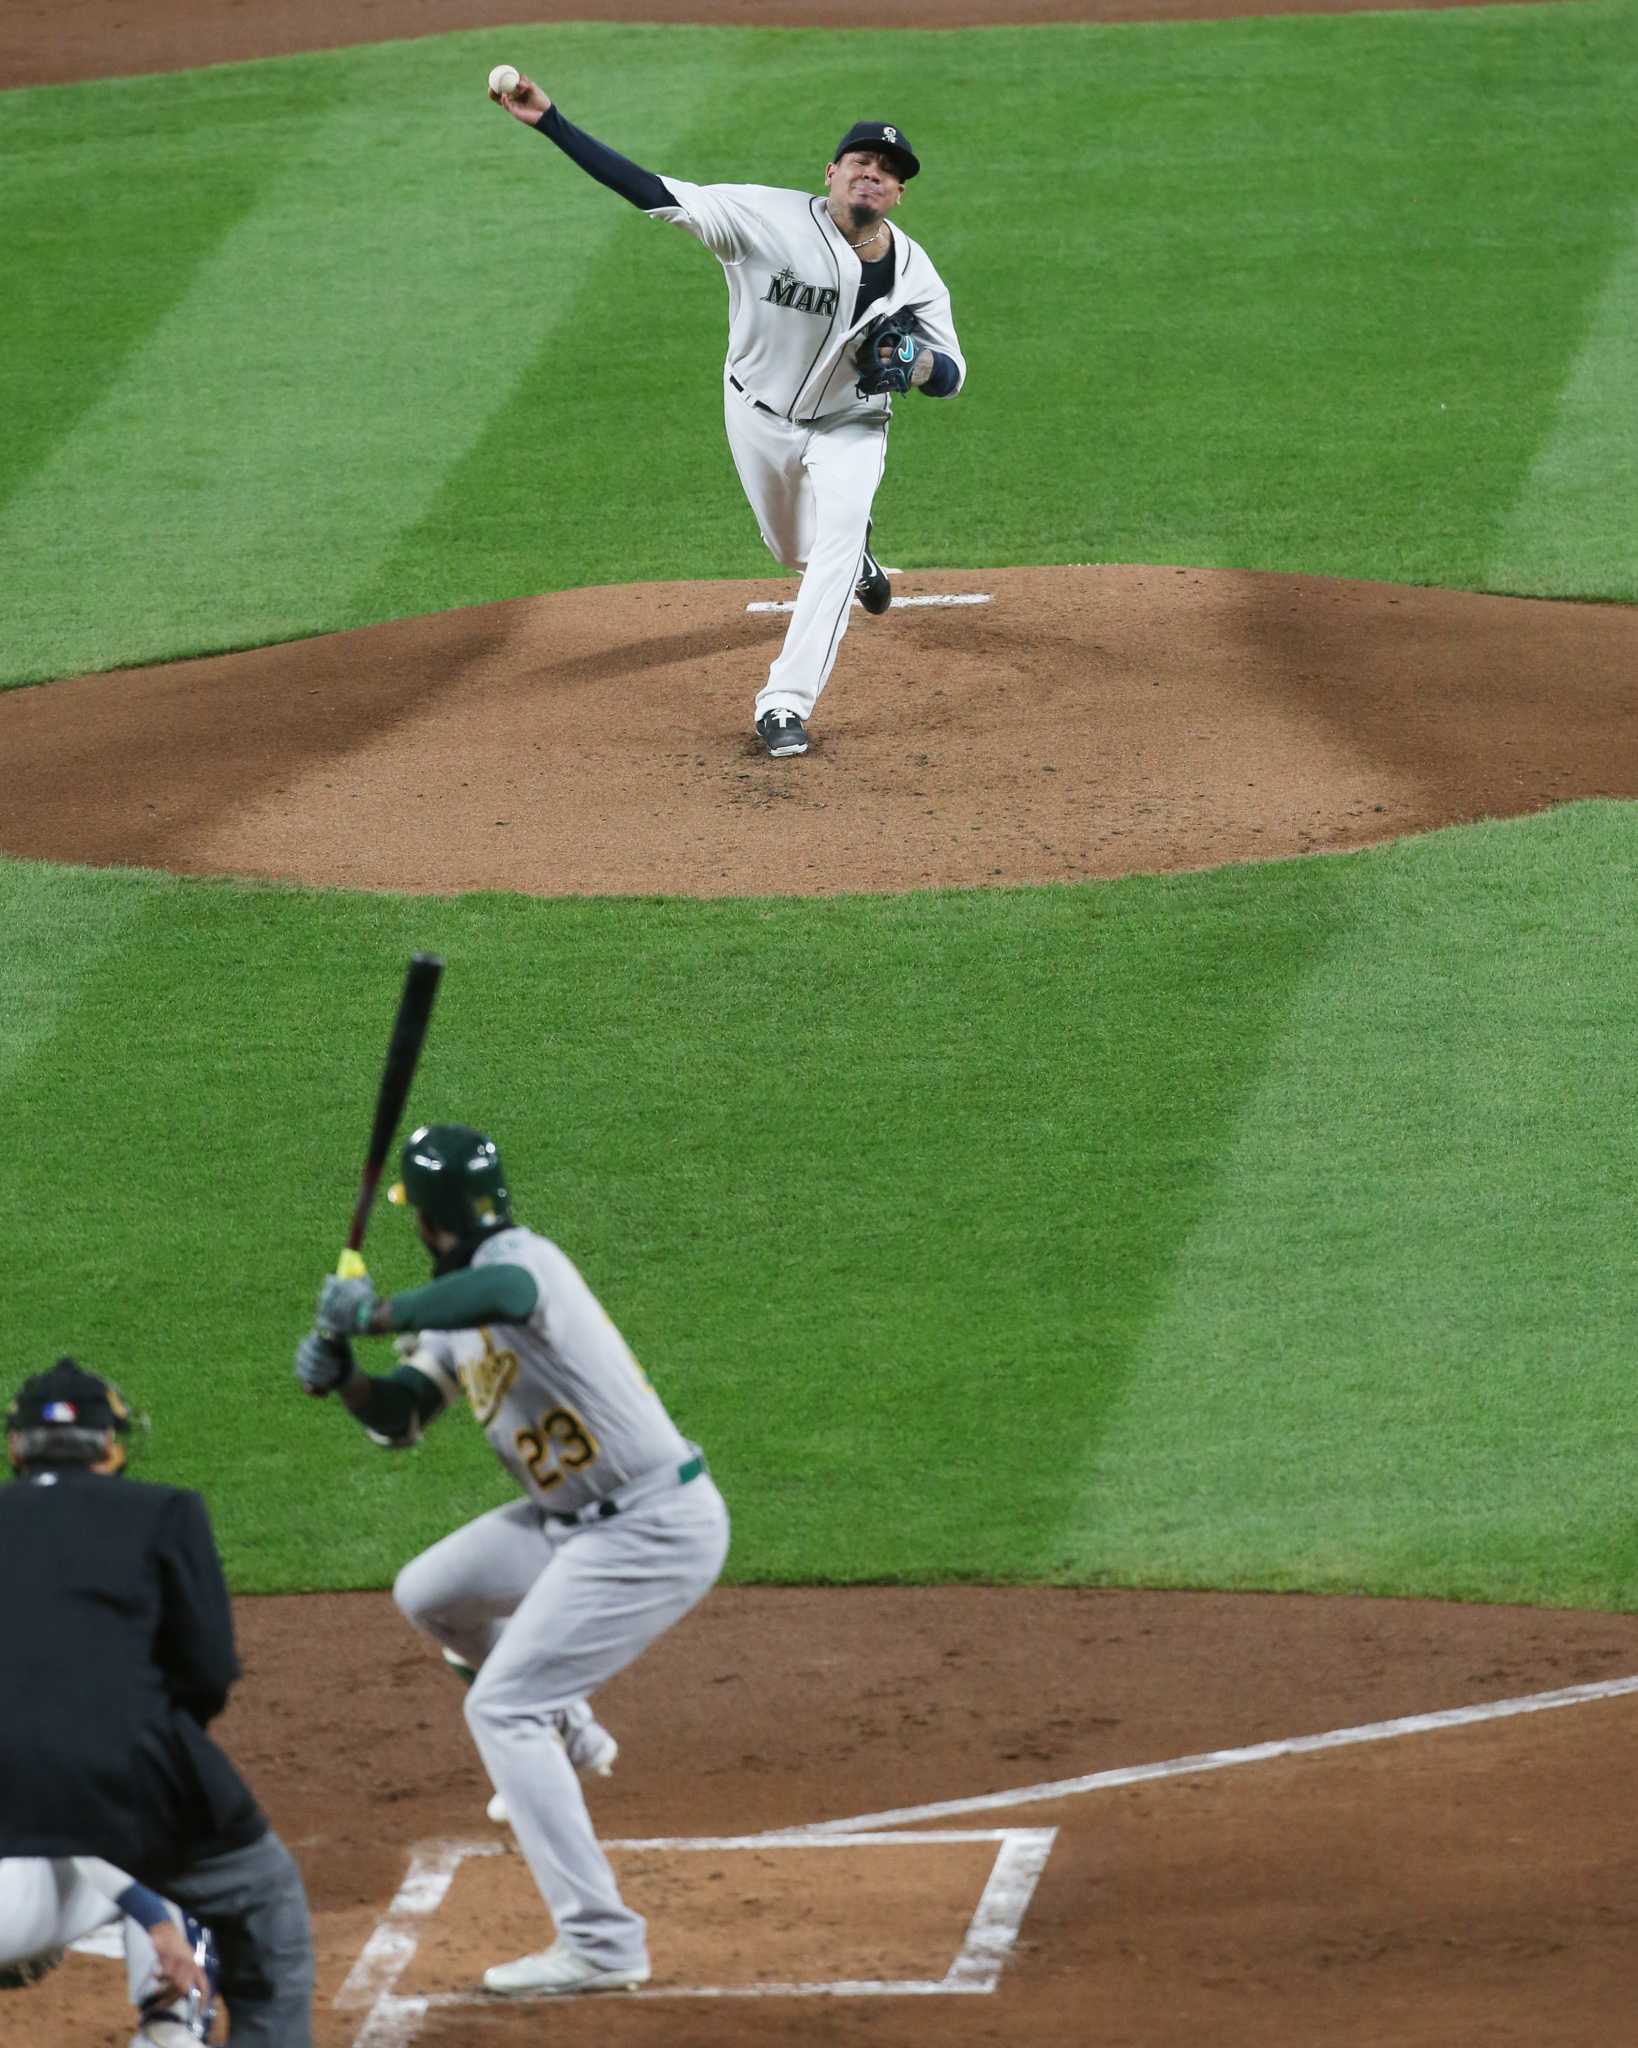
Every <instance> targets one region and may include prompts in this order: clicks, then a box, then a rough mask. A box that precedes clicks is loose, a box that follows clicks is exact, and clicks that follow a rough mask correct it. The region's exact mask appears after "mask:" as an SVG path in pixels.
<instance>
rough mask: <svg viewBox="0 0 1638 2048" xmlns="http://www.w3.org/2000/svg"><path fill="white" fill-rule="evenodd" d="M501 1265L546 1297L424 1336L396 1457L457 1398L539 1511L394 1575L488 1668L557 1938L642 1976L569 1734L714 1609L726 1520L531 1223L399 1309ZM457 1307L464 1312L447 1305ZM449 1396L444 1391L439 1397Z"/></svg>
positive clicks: (504, 1518) (520, 1510) (506, 1789)
mask: <svg viewBox="0 0 1638 2048" xmlns="http://www.w3.org/2000/svg"><path fill="white" fill-rule="evenodd" d="M486 1269H499V1272H501V1273H504V1274H505V1277H506V1279H507V1280H508V1281H509V1282H510V1283H511V1284H512V1285H513V1286H514V1287H517V1286H523V1295H522V1297H521V1298H527V1294H528V1291H529V1290H528V1288H527V1286H524V1285H523V1283H522V1281H521V1279H520V1277H519V1276H520V1273H521V1274H527V1275H528V1276H529V1279H530V1280H532V1282H533V1288H534V1295H535V1303H534V1307H533V1308H532V1310H530V1311H529V1312H528V1313H527V1314H526V1315H524V1316H522V1317H521V1318H520V1320H518V1321H516V1322H508V1321H501V1320H493V1321H488V1322H485V1323H484V1324H483V1325H481V1326H479V1327H462V1328H445V1329H434V1328H428V1327H426V1326H425V1322H424V1321H423V1326H422V1327H421V1329H420V1331H419V1333H418V1335H417V1337H416V1340H415V1342H414V1344H413V1347H412V1348H410V1349H409V1351H408V1355H407V1357H406V1359H405V1362H404V1365H403V1366H402V1367H401V1368H400V1372H399V1375H398V1376H399V1377H403V1376H405V1375H406V1374H407V1373H408V1374H414V1375H416V1376H418V1377H419V1379H420V1380H421V1381H422V1382H424V1383H425V1386H426V1387H427V1388H428V1389H430V1390H431V1394H430V1396H429V1397H428V1398H427V1399H425V1400H423V1401H422V1402H421V1403H420V1406H419V1412H418V1416H417V1420H416V1422H415V1423H414V1425H413V1426H412V1427H411V1428H410V1429H409V1430H408V1431H406V1432H401V1433H400V1434H398V1435H395V1436H391V1437H388V1436H385V1435H383V1434H381V1433H379V1432H377V1431H374V1430H372V1431H371V1434H372V1435H375V1436H376V1437H377V1440H378V1441H382V1442H388V1443H392V1444H400V1443H403V1442H404V1441H406V1440H407V1439H410V1438H413V1437H414V1436H415V1435H418V1434H419V1429H420V1426H421V1422H422V1421H423V1420H424V1419H426V1418H427V1417H429V1416H430V1415H431V1414H433V1413H435V1412H437V1410H438V1409H439V1408H447V1407H449V1406H450V1405H452V1404H453V1403H454V1402H456V1401H457V1400H458V1399H459V1398H461V1396H462V1395H464V1396H465V1398H466V1400H467V1401H468V1402H469V1403H470V1405H471V1408H472V1412H473V1414H474V1415H475V1416H476V1418H477V1420H478V1422H479V1423H480V1425H481V1426H482V1428H483V1431H484V1434H485V1435H486V1436H487V1437H488V1439H489V1442H490V1444H491V1446H492V1447H493V1449H494V1451H495V1455H496V1456H497V1457H498V1458H499V1459H500V1461H501V1463H502V1464H503V1465H504V1466H505V1467H506V1469H507V1471H508V1472H510V1473H511V1475H512V1477H513V1478H514V1479H515V1480H516V1481H517V1483H518V1485H519V1487H520V1488H521V1489H522V1491H523V1493H524V1495H525V1498H524V1499H523V1500H520V1501H516V1502H513V1503H512V1504H511V1505H510V1506H507V1507H503V1508H497V1509H495V1510H494V1511H493V1512H492V1513H490V1514H486V1515H481V1516H479V1517H478V1519H477V1520H476V1521H473V1522H469V1523H468V1524H467V1525H466V1526H465V1527H464V1528H461V1529H457V1530H456V1531H455V1532H454V1533H453V1534H452V1535H449V1536H446V1537H445V1538H444V1539H443V1540H442V1542H439V1543H436V1544H434V1545H433V1546H432V1548H431V1549H430V1550H427V1551H425V1552H423V1554H422V1555H421V1556H419V1557H417V1558H415V1559H414V1560H412V1561H411V1562H410V1563H409V1564H407V1565H406V1566H405V1567H404V1569H403V1570H402V1571H401V1572H400V1573H399V1575H398V1579H397V1582H396V1584H395V1586H394V1588H393V1597H394V1599H395V1600H396V1601H397V1603H398V1605H399V1607H400V1609H401V1610H402V1611H403V1613H404V1614H405V1615H406V1616H407V1618H408V1619H409V1620H410V1621H411V1622H413V1623H414V1624H415V1626H416V1627H417V1628H419V1629H422V1630H423V1631H424V1632H425V1633H426V1634H428V1635H430V1636H431V1637H433V1638H434V1639H435V1640H436V1641H437V1642H439V1643H441V1644H442V1645H444V1647H445V1648H446V1649H449V1650H452V1651H453V1652H455V1654H456V1655H457V1656H459V1657H460V1658H461V1659H462V1660H463V1661H464V1662H466V1663H468V1664H470V1665H473V1666H474V1667H476V1669H477V1677H476V1679H475V1681H474V1682H473V1684H472V1687H471V1689H470V1691H469V1692H468V1694H467V1698H466V1718H467V1724H468V1726H469V1727H470V1729H471V1731H472V1736H473V1740H474V1741H475V1742H476V1744H477V1747H478V1752H479V1754H480V1755H481V1756H482V1758H483V1761H484V1764H485V1767H486V1768H487V1770H488V1772H489V1776H490V1778H491V1780H492V1782H493V1784H494V1786H495V1789H496V1790H497V1792H499V1793H500V1795H501V1796H502V1798H503V1799H504V1800H505V1802H506V1806H507V1809H508V1811H509V1813H510V1816H511V1822H512V1827H513V1831H514V1833H515V1835H516V1837H517V1842H518V1846H519V1848H520V1849H521V1850H522V1852H523V1855H524V1857H525V1859H526V1861H527V1862H528V1865H529V1868H530V1871H531V1873H532V1874H533V1876H534V1879H535V1882H536V1883H537V1885H538V1886H539V1887H540V1891H541V1894H542V1896H543V1897H544V1899H545V1900H546V1903H547V1905H548V1906H549V1907H550V1909H551V1912H552V1917H553V1919H554V1920H555V1922H556V1924H557V1927H558V1930H559V1933H560V1934H561V1935H563V1936H564V1937H565V1938H566V1939H567V1940H568V1941H570V1942H571V1943H572V1944H573V1946H574V1948H575V1949H576V1950H577V1951H578V1952H579V1953H580V1954H582V1955H584V1956H585V1957H586V1958H587V1959H588V1960H590V1961H592V1962H594V1963H596V1964H597V1965H599V1966H600V1967H602V1968H605V1969H608V1970H627V1969H639V1968H646V1967H647V1961H648V1958H647V1950H646V1940H645V1928H644V1922H643V1920H642V1917H641V1915H639V1914H637V1913H635V1912H633V1911H632V1910H631V1908H630V1907H629V1906H627V1905H626V1903H625V1902H624V1900H623V1899H622V1898H621V1897H620V1892H619V1887H618V1885H617V1884H616V1882H615V1877H614V1873H613V1871H612V1869H611V1868H610V1866H609V1863H608V1859H607V1858H606V1857H605V1856H604V1854H603V1852H602V1850H601V1849H600V1848H599V1847H598V1844H597V1839H596V1836H595V1834H594V1832H593V1829H592V1824H591V1820H590V1817H589V1815H588V1813H587V1810H586V1803H585V1799H584V1797H583V1795H582V1793H581V1789H580V1784H579V1780H578V1778H577V1776H576V1773H575V1770H574V1766H573V1764H572V1762H571V1761H570V1752H569V1751H568V1750H566V1748H565V1740H566V1739H572V1734H573V1731H574V1730H575V1729H576V1728H577V1727H583V1726H584V1725H585V1723H586V1722H587V1721H589V1719H590V1709H589V1707H588V1706H587V1704H586V1701H587V1696H588V1695H589V1694H591V1693H594V1692H595V1691H596V1690H597V1688H598V1687H599V1686H601V1685H603V1684H604V1683H605V1682H606V1681H607V1680H608V1679H610V1678H612V1677H613V1676H614V1674H615V1673H616V1672H617V1671H620V1670H622V1669H623V1668H624V1667H625V1666H626V1665H627V1664H629V1663H631V1662H632V1661H633V1659H634V1658H636V1657H637V1656H639V1655H640V1654H641V1652H642V1651H643V1650H644V1649H646V1648H647V1646H648V1645H649V1644H650V1643H651V1642H653V1641H654V1639H655V1638H656V1637H657V1636H659V1635H660V1634H662V1633H663V1632H664V1631H665V1630H666V1629H668V1628H669V1627H671V1625H672V1624H673V1623H674V1622H676V1621H679V1620H681V1618H682V1616H683V1615H684V1614H686V1613H687V1612H688V1610H689V1609H690V1608H691V1607H692V1606H694V1605H695V1603H696V1602H697V1601H699V1600H700V1599H702V1598H703V1597H704V1595H705V1594H706V1593H707V1592H708V1591H709V1590H710V1588H711V1586H712V1585H713V1584H714V1583H715V1581H716V1579H717V1576H718V1574H719V1573H720V1571H721V1569H722V1564H723V1560H724V1558H725V1556H726V1555H727V1549H728V1514H727V1509H726V1508H725V1506H724V1504H723V1500H722V1496H721V1495H720V1493H719V1492H718V1491H717V1488H716V1486H715V1485H714V1484H713V1482H712V1480H711V1478H710V1476H709V1474H708V1473H707V1472H706V1470H705V1460H704V1458H703V1456H702V1455H701V1453H700V1451H699V1448H698V1446H697V1445H694V1444H691V1443H689V1442H688V1441H687V1439H686V1438H685V1437H683V1436H682V1435H681V1434H680V1432H679V1431H678V1429H677V1427H676V1425H675V1424H674V1423H673V1422H672V1420H671V1417H670V1416H669V1415H668V1414H667V1413H666V1410H665V1407H664V1405H663V1403H662V1402H661V1400H660V1398H659V1396H658V1395H657V1394H656V1393H655V1391H654V1389H653V1387H652V1386H651V1385H650V1384H649V1381H648V1378H647V1376H646V1375H645V1374H644V1372H643V1370H642V1368H641V1366H639V1365H638V1363H637V1361H636V1359H635V1358H634V1357H633V1356H632V1354H631V1351H630V1349H629V1348H628V1346H627V1345H626V1342H625V1340H624V1338H622V1337H621V1335H620V1333H619V1331H618V1330H617V1329H616V1328H615V1326H614V1324H613V1323H612V1322H611V1321H610V1319H609V1317H608V1315H607V1313H606V1311H605V1310H604V1309H603V1307H602V1305H601V1304H600V1303H599V1302H598V1300H597V1298H596V1297H595V1295H594V1294H593V1293H592V1291H591V1289H590V1288H589V1287H588V1286H587V1284H586V1282H585V1280H584V1279H583V1278H582V1277H581V1275H580V1273H579V1271H578V1270H577V1269H576V1267H575V1266H574V1264H573V1263H572V1261H571V1260H570V1259H569V1258H568V1257H567V1256H566V1254H565V1253H564V1252H563V1251H562V1250H561V1249H560V1248H559V1247H558V1246H557V1245H555V1244H553V1243H552V1242H551V1241H550V1240H549V1239H547V1238H545V1237H542V1236H540V1235H538V1234H537V1233H536V1232H534V1231H532V1230H527V1229H524V1228H523V1227H521V1226H519V1225H513V1226H511V1227H509V1228H506V1229H502V1230H499V1231H497V1232H495V1233H494V1234H492V1235H490V1236H487V1237H485V1238H484V1239H483V1241H482V1242H481V1243H480V1244H479V1245H478V1246H477V1249H476V1250H475V1251H474V1252H473V1254H472V1257H471V1260H470V1263H469V1266H468V1268H467V1270H466V1272H465V1273H463V1274H461V1275H459V1276H456V1277H455V1278H453V1279H450V1280H444V1281H435V1282H433V1283H432V1285H431V1286H430V1287H428V1288H424V1289H421V1290H418V1292H417V1293H416V1294H415V1295H414V1296H400V1297H397V1302H398V1303H401V1304H403V1306H404V1308H405V1312H406V1313H407V1314H408V1313H415V1312H417V1311H422V1312H424V1311H426V1310H427V1309H428V1308H429V1307H430V1308H432V1309H433V1310H434V1311H436V1308H437V1303H438V1299H439V1296H440V1290H442V1291H443V1293H444V1295H445V1297H446V1298H452V1299H453V1301H454V1302H455V1303H456V1304H457V1309H458V1303H459V1300H460V1298H461V1296H460V1294H459V1293H456V1294H455V1295H453V1297H451V1294H450V1291H451V1290H452V1289H457V1288H459V1289H464V1290H466V1291H467V1294H468V1298H470V1297H471V1292H472V1290H476V1292H477V1294H478V1295H479V1296H481V1295H482V1292H483V1289H484V1287H485V1284H486V1282H485V1273H486ZM452 1312H456V1311H452ZM434 1397H435V1398H434Z"/></svg>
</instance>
